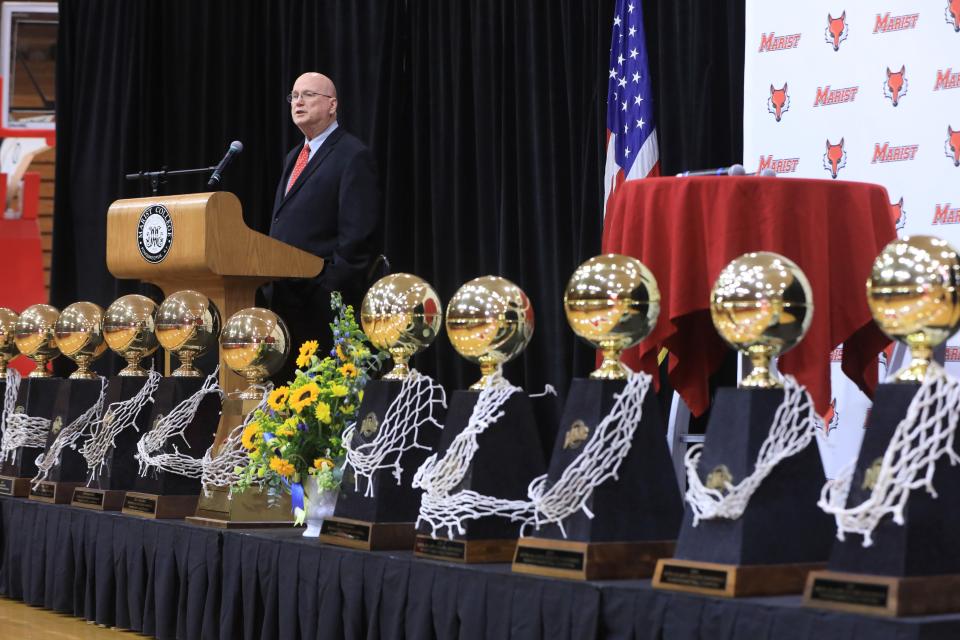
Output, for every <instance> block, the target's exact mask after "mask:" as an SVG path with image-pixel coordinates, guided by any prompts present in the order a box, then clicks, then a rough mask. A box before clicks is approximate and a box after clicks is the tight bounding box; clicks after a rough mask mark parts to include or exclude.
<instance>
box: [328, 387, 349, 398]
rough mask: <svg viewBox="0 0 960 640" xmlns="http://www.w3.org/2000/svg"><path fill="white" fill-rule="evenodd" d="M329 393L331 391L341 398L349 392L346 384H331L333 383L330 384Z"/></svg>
mask: <svg viewBox="0 0 960 640" xmlns="http://www.w3.org/2000/svg"><path fill="white" fill-rule="evenodd" d="M330 393H332V394H333V395H335V396H336V397H338V398H342V397H343V396H345V395H347V394H348V393H350V389H349V388H348V387H347V386H346V385H342V384H333V385H330Z"/></svg>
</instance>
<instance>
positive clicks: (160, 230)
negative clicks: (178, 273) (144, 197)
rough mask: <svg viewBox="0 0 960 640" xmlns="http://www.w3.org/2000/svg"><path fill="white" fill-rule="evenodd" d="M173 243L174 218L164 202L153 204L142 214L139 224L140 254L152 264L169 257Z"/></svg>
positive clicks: (138, 242) (138, 241) (138, 243)
mask: <svg viewBox="0 0 960 640" xmlns="http://www.w3.org/2000/svg"><path fill="white" fill-rule="evenodd" d="M172 244H173V220H172V219H171V218H170V212H169V211H167V208H166V207H165V206H163V205H162V204H152V205H150V206H148V207H147V208H145V209H144V210H143V213H141V214H140V222H139V224H137V247H139V248H140V255H142V256H143V259H144V260H146V261H147V262H149V263H151V264H156V263H158V262H160V261H162V260H163V259H164V258H166V257H167V252H168V251H170V245H172Z"/></svg>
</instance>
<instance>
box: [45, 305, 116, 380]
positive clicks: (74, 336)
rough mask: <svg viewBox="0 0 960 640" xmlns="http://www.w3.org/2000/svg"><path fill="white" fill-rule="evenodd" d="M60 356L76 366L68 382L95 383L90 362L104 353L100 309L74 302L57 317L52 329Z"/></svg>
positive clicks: (104, 345)
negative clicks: (92, 381)
mask: <svg viewBox="0 0 960 640" xmlns="http://www.w3.org/2000/svg"><path fill="white" fill-rule="evenodd" d="M54 337H55V338H56V341H57V347H59V348H60V353H62V354H63V355H65V356H67V357H68V358H70V359H71V360H73V361H74V362H76V363H77V370H76V371H74V372H73V373H72V374H70V379H71V380H95V379H96V378H97V374H95V373H93V372H92V371H90V368H89V367H90V363H91V362H93V361H94V360H96V359H97V358H99V357H100V356H102V355H103V354H104V353H105V352H106V350H107V343H106V341H104V339H103V309H102V308H101V307H100V305H96V304H94V303H92V302H74V303H73V304H71V305H69V306H68V307H67V308H66V309H64V310H63V312H62V313H61V314H60V317H59V318H58V319H57V324H56V325H55V326H54Z"/></svg>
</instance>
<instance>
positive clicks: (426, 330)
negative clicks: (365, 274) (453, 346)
mask: <svg viewBox="0 0 960 640" xmlns="http://www.w3.org/2000/svg"><path fill="white" fill-rule="evenodd" d="M360 322H361V324H362V325H363V332H364V333H365V334H366V335H367V338H369V339H370V342H371V343H372V344H373V346H375V347H376V348H378V349H380V350H382V351H387V352H388V353H389V354H390V356H391V357H392V358H393V369H392V370H391V371H390V372H389V373H387V374H386V375H385V376H383V379H384V380H403V379H404V378H406V377H407V376H409V375H410V367H409V365H408V361H409V360H410V358H411V357H412V356H413V355H415V354H416V353H417V352H419V351H422V350H423V349H425V348H427V346H429V345H430V343H432V342H433V341H434V340H435V339H436V337H437V335H438V334H439V333H440V327H441V324H442V322H443V307H442V305H441V304H440V297H439V296H438V295H437V292H436V291H434V289H433V287H431V286H430V284H429V283H428V282H427V281H426V280H424V279H423V278H419V277H417V276H414V275H411V274H409V273H393V274H390V275H388V276H386V277H383V278H380V279H379V280H377V281H376V282H375V283H374V285H373V286H372V287H370V290H369V291H367V295H366V296H364V298H363V304H362V305H361V307H360Z"/></svg>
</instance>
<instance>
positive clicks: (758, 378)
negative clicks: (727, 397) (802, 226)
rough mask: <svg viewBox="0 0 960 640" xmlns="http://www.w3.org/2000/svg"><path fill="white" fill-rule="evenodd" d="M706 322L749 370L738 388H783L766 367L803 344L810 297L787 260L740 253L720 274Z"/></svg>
mask: <svg viewBox="0 0 960 640" xmlns="http://www.w3.org/2000/svg"><path fill="white" fill-rule="evenodd" d="M710 316H711V317H712V319H713V326H714V327H716V329H717V333H719V334H720V336H721V337H722V338H723V339H724V340H726V341H727V343H728V344H730V346H732V347H733V348H734V349H737V350H738V351H740V352H741V353H743V354H745V355H747V356H748V357H749V358H750V362H751V363H752V364H753V370H752V371H751V372H750V375H748V376H747V377H746V378H744V379H743V380H742V381H741V382H740V386H741V387H746V388H756V389H776V388H780V387H782V386H783V385H782V384H781V383H780V381H779V380H777V379H776V378H775V377H774V375H773V373H772V372H771V371H770V361H771V360H772V359H773V358H775V357H776V356H778V355H780V354H782V353H784V352H786V351H788V350H789V349H790V348H791V347H793V346H794V345H796V344H797V343H798V342H800V340H801V339H803V336H804V335H805V334H806V332H807V329H809V328H810V321H811V320H812V318H813V294H812V293H811V291H810V283H809V281H808V280H807V277H806V275H804V273H803V271H801V270H800V267H798V266H797V265H796V264H794V263H793V262H792V261H791V260H789V259H787V258H785V257H783V256H781V255H779V254H776V253H770V252H768V251H759V252H756V253H745V254H744V255H742V256H740V257H739V258H736V259H735V260H733V261H732V262H730V263H729V264H728V265H727V266H726V267H725V268H724V269H723V271H721V272H720V276H719V277H718V278H717V281H716V283H714V285H713V291H712V292H711V294H710Z"/></svg>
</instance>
